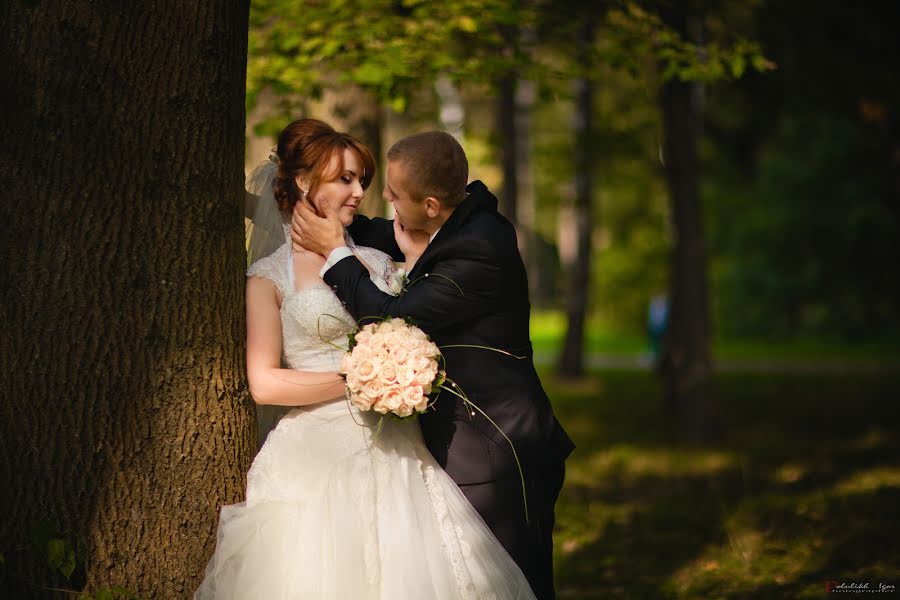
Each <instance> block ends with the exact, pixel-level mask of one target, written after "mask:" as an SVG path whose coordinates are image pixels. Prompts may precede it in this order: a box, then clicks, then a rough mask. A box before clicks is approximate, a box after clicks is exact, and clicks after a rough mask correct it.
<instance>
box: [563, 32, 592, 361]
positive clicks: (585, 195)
mask: <svg viewBox="0 0 900 600" xmlns="http://www.w3.org/2000/svg"><path fill="white" fill-rule="evenodd" d="M594 28H595V26H594V22H593V20H592V19H590V18H588V19H586V20H585V22H584V24H583V26H582V28H581V40H580V43H581V47H582V56H581V60H582V67H584V68H585V69H587V68H588V65H586V64H584V63H585V62H586V60H587V55H588V53H587V48H590V46H591V45H592V44H593V42H594ZM593 85H594V84H593V81H591V79H589V78H587V77H583V78H580V79H578V80H576V82H575V115H574V120H573V130H574V134H575V206H574V209H575V210H574V213H575V215H574V216H575V219H574V221H575V227H576V232H575V235H576V242H575V248H576V252H575V260H574V262H573V264H572V265H571V267H570V268H569V282H568V287H567V290H568V291H567V294H566V318H567V327H566V337H565V341H564V342H563V349H562V354H561V355H560V358H559V369H558V370H559V374H560V375H562V376H564V377H581V376H582V375H583V374H584V337H585V336H584V329H585V325H586V320H587V319H586V317H587V306H588V291H589V289H590V279H591V277H590V274H591V235H592V233H593V230H594V217H593V195H594V188H593V178H592V168H593V164H594V163H593V144H592V141H591V131H592V128H593V106H594V89H593Z"/></svg>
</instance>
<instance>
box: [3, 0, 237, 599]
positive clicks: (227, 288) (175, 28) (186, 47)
mask: <svg viewBox="0 0 900 600" xmlns="http://www.w3.org/2000/svg"><path fill="white" fill-rule="evenodd" d="M247 15H248V3H247V2H224V1H218V2H193V1H178V2H161V3H153V4H136V5H134V6H131V5H129V4H123V3H121V2H112V1H97V2H92V3H83V2H71V1H65V0H60V1H55V2H45V3H34V2H10V3H4V4H3V5H2V7H0V31H2V36H0V54H2V56H3V60H2V61H0V72H2V80H3V81H4V85H3V87H2V90H0V98H2V101H0V104H2V106H3V110H2V111H0V114H2V116H0V134H2V139H3V144H2V147H0V190H2V194H3V201H2V205H0V220H2V222H3V229H2V234H0V256H2V264H3V270H2V279H0V318H2V321H3V323H4V330H5V334H4V335H3V336H2V339H0V379H2V381H3V386H2V392H0V394H2V420H0V461H2V464H3V471H4V472H3V481H4V485H3V486H2V491H0V511H2V513H3V517H4V518H3V525H2V529H0V551H2V553H3V559H4V562H5V573H6V577H5V578H6V581H5V582H4V583H3V585H5V586H6V590H4V591H5V592H6V595H5V597H17V598H20V597H21V598H27V597H39V596H40V595H41V588H42V587H47V586H56V587H59V586H62V587H69V588H75V589H81V588H82V587H83V586H84V587H86V589H87V590H91V591H96V590H97V589H100V588H102V587H105V586H124V587H125V588H128V589H130V590H132V591H133V592H136V593H137V594H139V595H140V597H142V598H185V597H188V596H190V594H191V593H192V591H193V589H194V587H195V586H196V585H197V584H198V583H199V578H200V577H201V575H202V571H203V567H204V566H205V564H206V561H207V560H208V558H209V556H210V554H211V552H212V549H213V546H214V544H215V536H214V532H215V527H216V522H217V513H218V509H219V507H220V506H221V505H223V504H226V503H232V502H235V501H239V500H241V499H242V497H243V489H244V472H245V469H246V467H247V466H248V464H249V462H250V460H251V458H252V454H253V451H254V449H255V443H254V438H253V426H254V423H253V416H252V415H253V413H252V403H251V400H250V398H249V395H248V394H247V387H246V382H245V375H244V368H243V353H244V326H243V323H244V320H243V312H244V310H243V305H244V303H243V289H244V276H243V271H244V267H245V265H244V261H245V255H244V249H243V227H242V215H243V211H242V201H243V148H244V101H245V98H244V80H245V65H246V40H247ZM46 521H51V522H55V523H56V525H55V527H54V528H55V529H57V531H55V532H53V531H48V530H47V529H46V528H45V530H44V532H43V534H40V535H38V534H36V533H34V529H33V528H34V526H35V525H36V524H38V523H41V522H46ZM41 536H44V537H41ZM47 536H49V537H55V538H57V539H58V541H57V542H51V543H49V544H47V542H48V540H47ZM35 542H37V543H38V544H39V546H40V547H38V548H36V550H37V551H38V554H37V556H34V555H31V554H29V553H28V552H27V551H26V550H24V549H27V548H29V547H31V546H33V545H34V544H35ZM73 549H74V551H75V552H74V555H73V554H72V553H71V550H73ZM48 550H50V554H51V558H52V559H53V560H52V562H53V563H54V565H55V566H56V568H57V569H58V570H59V571H62V572H65V573H67V574H69V578H70V579H69V581H68V582H66V581H64V579H65V578H64V577H63V576H62V575H59V576H58V579H56V580H54V579H52V578H50V577H49V576H48V575H47V573H45V572H44V571H43V570H42V565H41V564H40V562H39V561H40V559H41V556H42V555H43V556H44V557H45V558H44V560H46V555H47V552H48ZM44 567H45V565H44ZM73 568H74V572H71V571H72V569H73Z"/></svg>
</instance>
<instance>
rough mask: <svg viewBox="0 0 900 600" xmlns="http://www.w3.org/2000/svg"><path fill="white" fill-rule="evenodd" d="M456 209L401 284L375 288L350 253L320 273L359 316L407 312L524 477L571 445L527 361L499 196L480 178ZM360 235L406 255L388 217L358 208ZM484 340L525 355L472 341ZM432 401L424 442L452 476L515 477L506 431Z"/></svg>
mask: <svg viewBox="0 0 900 600" xmlns="http://www.w3.org/2000/svg"><path fill="white" fill-rule="evenodd" d="M467 191H468V197H467V198H466V200H465V201H464V202H463V203H462V204H461V205H460V206H458V207H457V208H456V210H454V211H453V213H452V214H451V216H450V218H449V219H448V220H447V222H446V223H444V225H443V227H441V229H440V231H439V232H438V234H437V236H435V238H434V240H433V241H432V242H431V243H430V244H429V245H428V248H427V249H426V251H425V253H424V254H423V255H422V256H421V258H420V259H419V260H418V262H417V263H416V264H415V267H414V268H413V270H412V272H411V273H409V279H410V281H411V282H412V283H411V285H410V286H409V287H408V289H407V290H406V291H405V292H404V293H402V294H401V295H400V296H398V297H395V296H391V295H389V294H385V293H383V292H381V291H380V290H379V289H378V288H377V287H376V286H375V285H374V284H373V283H372V282H371V280H370V279H369V272H368V271H367V270H366V268H365V267H364V266H363V265H362V264H360V262H359V261H358V260H356V259H355V258H353V257H348V258H345V259H343V260H341V261H339V262H338V263H337V264H336V265H334V266H333V267H331V268H330V269H329V270H328V271H327V272H326V273H325V281H326V282H327V283H328V284H329V285H330V286H331V287H332V288H333V289H334V290H335V292H336V293H337V295H338V296H339V297H340V299H341V300H342V301H343V302H344V304H345V305H346V307H347V309H348V310H349V312H350V313H351V314H352V315H353V316H354V317H355V318H357V319H364V318H366V317H390V316H398V317H409V318H410V319H412V320H413V321H414V322H415V323H416V324H418V325H419V326H420V327H421V328H422V329H423V330H424V331H425V332H426V333H427V334H429V335H430V336H431V338H432V339H433V340H434V342H435V343H436V344H437V345H438V346H440V347H441V348H442V350H441V352H442V354H443V355H444V357H445V358H446V369H447V375H448V376H449V377H450V378H451V379H452V380H453V381H455V382H456V383H457V384H458V385H459V387H460V388H461V389H462V390H463V391H464V392H465V394H466V395H467V396H468V398H469V399H470V400H471V401H472V402H473V403H474V404H475V405H477V406H478V407H480V408H481V409H482V410H483V411H484V412H485V413H487V415H489V416H490V418H491V419H492V420H493V421H494V422H495V423H496V424H497V425H498V426H499V428H500V429H502V430H503V433H504V434H506V436H508V437H509V439H510V440H512V442H513V444H515V449H516V452H517V453H518V455H519V459H520V461H521V462H522V466H523V468H524V470H525V474H526V477H528V478H532V477H535V476H538V477H539V476H540V475H539V474H540V473H541V472H542V471H544V470H545V469H553V468H558V467H559V466H560V465H561V463H562V461H563V460H564V459H565V457H566V456H567V455H568V454H569V453H570V452H571V451H572V449H573V448H574V445H573V444H572V441H571V440H570V439H569V436H568V435H567V434H566V432H565V431H564V430H563V428H562V427H561V426H560V424H559V422H558V421H557V420H556V417H555V416H554V414H553V410H552V409H551V407H550V402H549V400H548V399H547V395H546V394H545V393H544V389H543V387H542V386H541V382H540V380H539V379H538V376H537V373H536V372H535V369H534V363H533V361H532V348H531V342H530V339H529V329H528V328H529V311H530V305H529V301H528V282H527V280H526V274H525V267H524V265H523V263H522V258H521V256H520V255H519V250H518V247H517V245H516V232H515V229H514V228H513V226H512V225H511V224H510V223H509V221H507V220H506V219H505V218H504V217H503V216H502V215H500V213H498V212H497V199H496V198H495V197H494V195H493V194H491V192H490V191H488V189H487V188H486V187H485V185H484V184H483V183H481V182H480V181H475V182H473V183H471V184H470V185H469V186H468V188H467ZM350 234H351V235H352V237H353V239H354V241H355V242H356V243H357V244H360V245H363V246H371V247H374V248H378V249H380V250H382V251H385V252H387V253H388V254H390V255H391V256H392V257H393V258H394V259H395V260H401V261H402V260H403V255H402V253H401V252H400V249H399V248H398V247H397V243H396V241H395V239H394V233H393V224H392V222H391V221H387V220H385V219H378V218H376V219H367V218H365V217H361V216H360V217H357V218H356V219H355V220H354V222H353V224H352V225H351V226H350ZM455 344H467V345H478V346H487V347H490V348H497V349H500V350H504V351H506V352H510V353H512V354H515V355H518V356H524V357H525V358H523V359H516V358H512V357H510V356H506V355H504V354H500V353H497V352H493V351H491V350H483V349H479V348H448V347H447V346H451V345H455ZM435 409H436V410H434V411H428V412H426V413H424V414H422V415H421V416H420V421H421V425H422V433H423V436H424V438H425V443H426V445H427V446H428V449H429V450H430V451H431V453H432V455H434V457H435V459H437V461H438V463H439V464H440V465H441V466H442V467H443V468H444V469H445V470H446V471H447V473H448V474H449V475H450V477H451V478H453V480H454V481H456V483H457V484H461V485H465V484H474V483H481V482H487V481H494V480H497V479H501V478H505V477H510V476H514V477H518V470H517V468H516V464H515V460H514V458H513V455H512V452H511V451H510V448H509V442H507V441H506V440H505V439H504V438H503V435H502V434H501V433H500V432H498V431H497V428H495V427H494V426H493V425H491V424H490V422H488V421H487V419H485V418H484V417H483V416H482V415H481V414H479V413H478V412H477V411H476V412H475V415H474V416H473V415H472V414H470V411H468V410H467V409H466V407H465V406H464V405H463V403H462V402H461V401H459V400H458V399H457V398H456V397H455V396H453V395H451V394H449V393H447V392H446V391H445V392H442V393H441V395H440V397H439V399H438V402H437V404H436V405H435Z"/></svg>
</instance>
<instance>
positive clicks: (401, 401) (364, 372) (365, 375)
mask: <svg viewBox="0 0 900 600" xmlns="http://www.w3.org/2000/svg"><path fill="white" fill-rule="evenodd" d="M440 357H441V352H440V350H439V349H438V347H437V346H436V345H435V344H434V342H432V341H431V340H429V339H428V336H427V335H425V332H424V331H422V330H421V329H419V328H418V327H416V326H415V325H410V324H409V323H407V322H406V321H404V320H403V319H398V318H394V319H388V320H386V321H382V322H381V323H370V324H368V325H365V326H364V327H363V328H362V329H360V330H359V331H357V332H356V333H355V334H353V335H351V336H350V351H349V352H347V353H346V354H345V355H344V356H343V358H342V360H341V368H340V373H341V374H342V375H344V377H345V379H346V381H347V392H348V394H349V397H350V402H352V403H353V405H354V406H356V407H357V408H358V409H360V410H374V411H376V412H378V413H381V414H387V413H393V414H395V415H397V416H398V417H408V416H410V415H412V414H413V412H417V413H422V412H425V411H426V410H427V408H428V394H430V393H431V392H432V388H436V387H440V386H441V385H442V383H443V382H444V380H445V378H446V376H445V374H444V372H443V371H441V370H439V368H438V359H439V358H440Z"/></svg>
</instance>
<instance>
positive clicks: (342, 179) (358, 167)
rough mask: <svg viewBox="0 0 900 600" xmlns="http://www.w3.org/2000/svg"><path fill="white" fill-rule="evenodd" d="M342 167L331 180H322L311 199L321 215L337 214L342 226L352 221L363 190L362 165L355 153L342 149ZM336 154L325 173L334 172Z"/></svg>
mask: <svg viewBox="0 0 900 600" xmlns="http://www.w3.org/2000/svg"><path fill="white" fill-rule="evenodd" d="M343 159H344V168H343V170H342V171H340V172H338V175H337V178H336V179H334V180H332V181H323V182H322V183H320V184H319V187H318V189H317V190H316V192H315V197H313V198H312V199H311V202H312V205H313V207H314V208H315V209H316V210H317V212H318V213H319V214H321V215H323V216H329V215H332V214H335V215H337V217H338V219H339V220H340V222H341V224H342V225H344V227H346V226H348V225H350V223H352V222H353V217H354V215H356V210H357V209H358V208H359V203H360V202H362V199H363V194H364V193H365V191H364V190H363V187H362V178H363V174H364V173H363V170H364V169H363V166H362V164H361V163H360V161H359V159H358V158H357V156H356V154H354V153H353V152H351V151H350V150H346V149H345V150H344V154H343ZM337 160H338V158H337V156H335V157H333V158H332V159H331V164H330V165H329V166H328V169H326V170H325V172H326V173H328V172H334V171H335V170H337V168H338V167H339V165H338V164H337ZM297 184H298V185H299V186H300V188H301V189H306V186H305V185H304V183H303V182H302V181H301V180H300V178H299V177H298V178H297Z"/></svg>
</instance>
